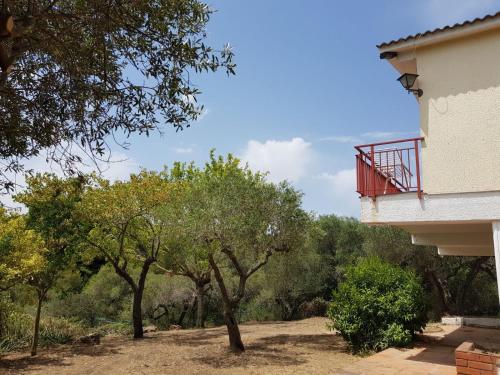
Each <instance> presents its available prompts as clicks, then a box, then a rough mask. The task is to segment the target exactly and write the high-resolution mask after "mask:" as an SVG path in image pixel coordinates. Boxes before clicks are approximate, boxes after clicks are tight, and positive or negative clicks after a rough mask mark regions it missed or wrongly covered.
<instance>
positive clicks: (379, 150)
mask: <svg viewBox="0 0 500 375" xmlns="http://www.w3.org/2000/svg"><path fill="white" fill-rule="evenodd" d="M422 140H423V138H421V137H420V138H408V139H399V140H396V141H389V142H379V143H373V144H367V145H360V146H356V147H355V148H356V150H357V151H358V154H357V155H356V177H357V190H356V191H357V192H358V193H359V194H361V196H363V197H366V196H368V197H372V198H373V199H375V198H376V197H377V196H379V195H387V194H399V193H406V192H417V193H418V197H419V198H421V196H422V185H421V181H420V156H419V155H420V145H421V141H422Z"/></svg>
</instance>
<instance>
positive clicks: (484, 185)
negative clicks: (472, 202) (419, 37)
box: [415, 29, 500, 194]
mask: <svg viewBox="0 0 500 375" xmlns="http://www.w3.org/2000/svg"><path fill="white" fill-rule="evenodd" d="M415 52H416V57H417V59H416V60H417V71H418V74H419V75H420V77H419V87H420V88H422V89H423V90H424V95H423V96H422V97H421V98H420V115H421V119H420V121H421V132H422V135H423V136H424V137H425V142H424V144H423V145H422V177H423V179H422V181H423V190H424V192H425V193H427V194H442V193H459V192H480V191H499V190H500V30H498V29H497V30H496V31H489V32H486V33H482V34H478V35H476V36H470V37H467V38H462V39H457V40H455V41H449V42H445V43H439V44H436V45H433V46H430V47H424V48H419V49H418V50H417V51H415Z"/></svg>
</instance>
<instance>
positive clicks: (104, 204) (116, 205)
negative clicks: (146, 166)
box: [78, 171, 182, 338]
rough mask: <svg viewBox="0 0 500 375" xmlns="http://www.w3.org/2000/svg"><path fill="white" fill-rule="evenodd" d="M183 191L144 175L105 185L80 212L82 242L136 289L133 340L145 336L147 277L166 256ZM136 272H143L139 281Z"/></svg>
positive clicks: (91, 194) (160, 178) (155, 175)
mask: <svg viewBox="0 0 500 375" xmlns="http://www.w3.org/2000/svg"><path fill="white" fill-rule="evenodd" d="M181 190H182V189H181V188H180V184H174V183H170V182H168V181H167V180H166V179H165V177H164V176H163V175H162V174H161V173H155V172H147V171H143V172H141V173H139V174H137V175H132V176H131V177H130V181H126V182H121V181H118V182H115V183H113V184H111V183H109V181H106V180H101V181H100V183H99V186H97V187H95V188H93V189H91V190H89V191H88V192H87V193H86V194H85V196H84V198H83V200H82V202H81V204H80V205H79V207H78V217H79V219H80V220H81V223H82V225H81V228H80V235H81V236H82V239H83V240H84V241H86V242H87V243H88V244H89V245H90V246H91V247H92V248H93V249H94V250H95V251H97V252H98V253H99V254H101V255H102V256H103V257H104V258H105V259H106V260H107V261H108V262H109V263H110V264H111V265H112V266H113V268H114V270H115V272H116V273H117V274H118V275H119V276H120V277H122V278H123V279H124V280H125V281H126V282H127V283H128V285H129V286H130V288H131V290H132V293H133V302H132V321H133V326H134V338H142V337H143V326H142V306H141V303H142V297H143V293H144V287H145V285H146V277H147V275H148V272H149V270H150V268H151V265H152V264H154V263H155V262H156V261H157V260H158V257H159V255H160V254H161V252H162V251H165V246H166V244H167V243H168V236H169V235H170V230H171V227H173V226H172V222H173V221H175V220H176V217H178V215H179V213H178V212H177V211H176V207H177V206H176V203H175V202H176V199H177V196H178V194H179V193H180V192H181ZM160 211H161V217H160V216H159V212H160ZM167 212H168V213H167ZM135 267H138V268H139V269H140V272H139V275H138V276H137V277H136V278H134V274H135V273H134V272H133V270H134V268H135Z"/></svg>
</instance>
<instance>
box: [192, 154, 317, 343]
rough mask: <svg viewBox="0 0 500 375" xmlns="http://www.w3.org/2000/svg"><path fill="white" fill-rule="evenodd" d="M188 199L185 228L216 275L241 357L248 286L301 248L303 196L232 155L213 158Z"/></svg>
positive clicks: (305, 221)
mask: <svg viewBox="0 0 500 375" xmlns="http://www.w3.org/2000/svg"><path fill="white" fill-rule="evenodd" d="M190 194H191V197H192V198H191V199H190V203H189V204H188V205H187V206H186V210H185V211H186V214H185V215H184V225H185V227H187V228H189V230H190V232H191V237H192V238H194V239H196V241H197V242H198V244H199V248H202V249H204V250H205V252H206V258H207V260H208V264H209V265H210V267H211V268H212V270H213V273H214V278H215V281H216V283H217V285H218V287H219V290H220V294H221V297H222V301H223V314H224V322H225V324H226V327H227V331H228V335H229V345H230V348H231V349H232V350H234V351H243V350H244V349H245V347H244V345H243V341H242V339H241V335H240V331H239V327H238V322H237V319H236V310H237V308H238V306H239V304H240V302H241V301H242V299H243V298H244V296H245V291H246V285H247V282H248V280H249V278H250V277H251V276H252V275H254V274H255V273H256V272H257V271H259V270H260V269H261V268H262V267H264V266H265V265H266V263H267V262H268V260H269V258H270V257H271V256H273V255H274V254H278V253H281V254H286V253H288V252H290V251H292V250H293V249H294V248H298V247H300V246H301V245H302V243H303V241H304V240H305V237H306V231H307V226H308V225H307V224H308V222H309V216H308V215H307V214H306V213H305V212H304V211H303V210H302V209H301V194H300V193H299V192H297V191H296V190H294V189H293V188H292V187H291V186H290V185H288V184H287V183H285V182H283V183H281V184H279V185H275V184H273V183H270V182H268V181H267V180H266V179H265V175H263V174H261V173H254V172H252V171H251V170H249V169H248V168H247V167H244V166H241V163H240V161H239V160H238V159H236V158H234V157H233V156H231V155H229V156H228V157H227V159H224V158H222V157H219V158H215V157H214V155H213V153H212V155H211V160H210V162H208V163H207V164H206V165H205V167H204V169H202V170H199V171H198V173H197V176H196V177H195V178H194V179H193V180H192V182H191V189H190ZM233 277H236V279H237V282H236V285H233V283H232V282H230V279H231V278H233Z"/></svg>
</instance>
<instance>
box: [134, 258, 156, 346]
mask: <svg viewBox="0 0 500 375" xmlns="http://www.w3.org/2000/svg"><path fill="white" fill-rule="evenodd" d="M151 263H152V261H150V260H146V261H145V262H144V264H143V266H142V270H141V274H140V276H139V282H138V283H137V288H135V289H134V301H133V305H132V321H133V324H134V339H142V338H143V337H144V332H143V329H142V296H143V294H144V287H145V285H146V276H147V275H148V271H149V266H150V265H151Z"/></svg>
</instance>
